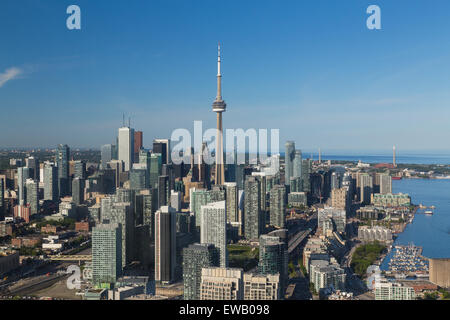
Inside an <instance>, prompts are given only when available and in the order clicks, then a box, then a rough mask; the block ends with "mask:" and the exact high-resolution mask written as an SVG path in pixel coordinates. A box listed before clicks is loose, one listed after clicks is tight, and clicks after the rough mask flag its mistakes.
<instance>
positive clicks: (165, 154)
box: [152, 139, 170, 164]
mask: <svg viewBox="0 0 450 320" xmlns="http://www.w3.org/2000/svg"><path fill="white" fill-rule="evenodd" d="M152 153H159V154H161V163H162V164H169V163H170V140H169V139H154V140H153V149H152Z"/></svg>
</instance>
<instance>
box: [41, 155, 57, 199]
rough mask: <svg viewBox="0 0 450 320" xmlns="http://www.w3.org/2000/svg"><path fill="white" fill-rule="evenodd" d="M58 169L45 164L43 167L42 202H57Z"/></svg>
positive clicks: (52, 165)
mask: <svg viewBox="0 0 450 320" xmlns="http://www.w3.org/2000/svg"><path fill="white" fill-rule="evenodd" d="M58 197H59V192H58V168H57V167H55V166H54V164H52V163H50V162H47V163H45V165H44V200H50V201H58Z"/></svg>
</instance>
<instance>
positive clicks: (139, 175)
mask: <svg viewBox="0 0 450 320" xmlns="http://www.w3.org/2000/svg"><path fill="white" fill-rule="evenodd" d="M149 185H150V182H149V174H148V171H147V168H140V169H135V168H133V169H131V171H130V189H132V190H141V189H147V188H148V187H149Z"/></svg>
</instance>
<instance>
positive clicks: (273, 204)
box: [270, 185, 286, 228]
mask: <svg viewBox="0 0 450 320" xmlns="http://www.w3.org/2000/svg"><path fill="white" fill-rule="evenodd" d="M285 223H286V187H285V186H281V185H276V186H274V187H273V188H272V190H270V224H271V225H272V226H275V227H279V228H284V226H285Z"/></svg>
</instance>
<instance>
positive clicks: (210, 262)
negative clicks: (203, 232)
mask: <svg viewBox="0 0 450 320" xmlns="http://www.w3.org/2000/svg"><path fill="white" fill-rule="evenodd" d="M218 266H219V253H218V251H217V248H216V247H215V246H214V245H213V244H209V243H202V244H200V243H194V244H191V245H189V247H187V248H184V249H183V284H184V300H199V299H200V284H201V280H202V268H208V267H218Z"/></svg>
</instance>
